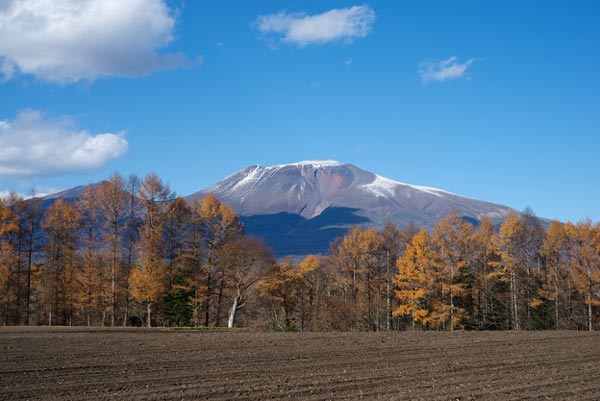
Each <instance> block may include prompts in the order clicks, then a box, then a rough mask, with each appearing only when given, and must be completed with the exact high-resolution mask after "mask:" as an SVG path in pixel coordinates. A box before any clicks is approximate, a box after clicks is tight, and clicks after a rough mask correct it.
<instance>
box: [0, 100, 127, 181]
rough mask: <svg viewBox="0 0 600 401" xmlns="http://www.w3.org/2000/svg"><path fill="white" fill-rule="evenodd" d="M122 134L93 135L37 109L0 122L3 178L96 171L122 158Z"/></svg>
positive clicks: (0, 165)
mask: <svg viewBox="0 0 600 401" xmlns="http://www.w3.org/2000/svg"><path fill="white" fill-rule="evenodd" d="M128 147H129V145H128V143H127V140H126V139H125V137H124V134H123V133H101V134H96V135H92V134H90V133H89V132H87V131H85V130H81V129H78V128H77V127H76V124H75V122H74V121H73V120H72V119H71V118H68V117H62V118H54V119H53V118H48V117H47V116H45V115H44V114H43V113H42V112H40V111H37V110H26V111H23V112H21V113H19V114H18V115H17V116H16V117H15V118H14V120H12V121H0V176H4V177H24V176H42V175H52V174H61V173H80V172H88V171H92V170H97V169H99V168H101V167H103V166H104V165H105V164H106V163H107V162H109V161H110V160H112V159H115V158H117V157H119V156H121V155H123V154H124V153H125V152H126V151H127V149H128Z"/></svg>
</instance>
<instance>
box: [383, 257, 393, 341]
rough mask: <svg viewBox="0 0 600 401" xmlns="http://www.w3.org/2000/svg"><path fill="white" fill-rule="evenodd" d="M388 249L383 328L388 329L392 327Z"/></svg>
mask: <svg viewBox="0 0 600 401" xmlns="http://www.w3.org/2000/svg"><path fill="white" fill-rule="evenodd" d="M390 262H391V261H390V251H387V253H386V274H385V284H386V285H385V289H386V291H385V305H386V311H387V313H386V322H385V323H386V324H385V328H386V330H387V331H390V330H391V328H392V284H391V277H390Z"/></svg>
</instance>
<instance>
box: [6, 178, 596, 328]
mask: <svg viewBox="0 0 600 401" xmlns="http://www.w3.org/2000/svg"><path fill="white" fill-rule="evenodd" d="M42 203H43V200H42V199H40V198H32V199H22V198H20V197H18V196H16V195H11V196H9V197H7V198H6V199H2V200H0V314H1V315H0V323H1V324H4V325H8V324H35V325H40V324H47V325H88V326H92V325H95V326H96V325H97V326H116V325H142V324H144V325H147V326H151V325H166V326H205V327H222V326H227V327H235V326H245V327H251V328H255V329H261V330H301V331H311V330H356V331H382V330H404V329H410V330H455V329H472V330H540V329H572V330H593V329H594V328H595V327H596V326H595V325H596V324H597V322H598V317H599V316H598V315H599V312H598V308H597V307H598V306H600V224H596V225H593V224H592V223H591V222H590V221H583V222H579V223H577V224H573V223H564V224H563V223H561V222H557V221H553V222H550V223H549V224H545V223H544V224H543V223H542V222H541V221H540V220H539V219H538V218H536V217H535V216H534V215H533V213H531V212H530V211H525V212H523V213H519V214H517V213H515V214H512V215H509V216H508V217H507V218H506V220H505V221H504V222H503V223H502V224H501V225H500V226H499V227H496V226H494V225H493V224H492V222H491V221H489V220H485V219H484V220H483V221H482V222H481V224H479V225H478V226H477V227H474V226H473V225H472V224H470V223H468V222H466V221H464V220H463V219H462V218H461V217H460V216H459V215H457V214H450V215H448V216H446V217H445V218H444V219H442V220H441V221H440V222H439V223H438V224H437V225H436V226H435V227H434V229H433V230H432V231H430V232H428V231H425V230H417V229H415V228H414V227H408V228H406V229H404V230H400V229H398V228H397V227H395V226H394V225H392V224H386V225H385V226H384V227H383V228H382V229H381V230H379V231H377V230H375V229H373V228H368V229H363V228H360V227H352V228H351V229H350V230H349V232H348V233H347V234H346V235H345V236H344V237H342V238H339V239H336V240H335V241H334V242H333V243H332V244H331V246H330V248H331V249H330V252H329V253H328V254H327V255H309V256H307V257H305V258H303V259H302V260H298V259H293V258H285V259H281V260H275V259H274V258H273V257H272V254H271V252H270V250H269V249H268V247H267V246H266V245H265V244H264V243H263V242H262V241H260V240H259V239H256V238H252V237H250V236H247V235H245V234H244V227H243V224H242V222H241V221H240V218H239V217H238V216H237V215H236V214H235V213H234V211H233V210H232V209H231V208H229V207H228V206H227V205H225V204H223V203H221V202H220V201H219V200H218V199H217V198H216V197H215V196H212V195H209V196H206V197H204V198H203V199H201V200H198V201H195V202H187V201H186V200H184V199H183V198H180V197H177V196H176V195H175V193H173V192H172V191H171V189H170V188H169V185H168V184H166V183H164V182H163V181H162V180H161V179H160V178H159V177H158V176H156V175H155V174H149V175H147V176H146V177H145V178H144V179H140V178H138V177H137V176H135V175H131V176H129V177H127V178H125V177H122V176H121V175H120V174H118V173H116V174H114V175H113V176H111V177H110V179H108V180H106V181H103V182H102V183H100V184H98V185H94V186H88V187H86V189H85V191H84V193H83V195H82V196H80V197H79V199H78V200H76V201H67V200H63V199H57V200H56V201H55V202H54V203H53V204H52V205H50V206H45V205H42ZM42 206H44V207H42Z"/></svg>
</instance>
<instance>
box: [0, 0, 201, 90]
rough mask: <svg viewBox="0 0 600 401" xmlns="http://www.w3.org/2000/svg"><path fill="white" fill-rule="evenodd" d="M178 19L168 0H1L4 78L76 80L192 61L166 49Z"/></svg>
mask: <svg viewBox="0 0 600 401" xmlns="http://www.w3.org/2000/svg"><path fill="white" fill-rule="evenodd" d="M175 24H176V20H175V17H174V15H173V12H172V11H171V10H170V9H169V7H168V6H167V4H166V2H165V0H51V1H49V0H3V1H2V5H0V79H1V78H2V76H4V80H6V79H10V78H11V76H13V75H15V73H17V72H19V73H22V74H29V75H33V76H35V77H37V78H39V79H41V80H45V81H50V82H58V83H62V84H65V83H72V82H76V81H80V80H94V79H96V78H99V77H104V76H121V77H129V76H139V75H145V74H149V73H151V72H153V71H156V70H159V69H164V68H172V67H177V66H181V65H184V64H188V63H190V62H189V61H188V60H187V59H186V57H185V56H183V55H182V54H172V53H171V54H162V53H160V52H159V51H160V50H161V49H164V48H165V47H166V46H167V45H168V44H169V43H171V42H172V41H173V39H174V36H173V30H174V27H175Z"/></svg>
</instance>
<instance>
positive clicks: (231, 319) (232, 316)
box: [227, 293, 240, 329]
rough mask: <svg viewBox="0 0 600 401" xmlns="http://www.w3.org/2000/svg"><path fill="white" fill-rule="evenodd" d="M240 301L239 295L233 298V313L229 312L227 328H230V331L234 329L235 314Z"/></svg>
mask: <svg viewBox="0 0 600 401" xmlns="http://www.w3.org/2000/svg"><path fill="white" fill-rule="evenodd" d="M239 301H240V296H239V293H238V295H237V296H236V297H235V298H233V305H231V311H230V312H229V320H228V322H227V327H229V328H230V329H231V328H233V326H234V324H235V314H236V312H237V310H238V305H239Z"/></svg>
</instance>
